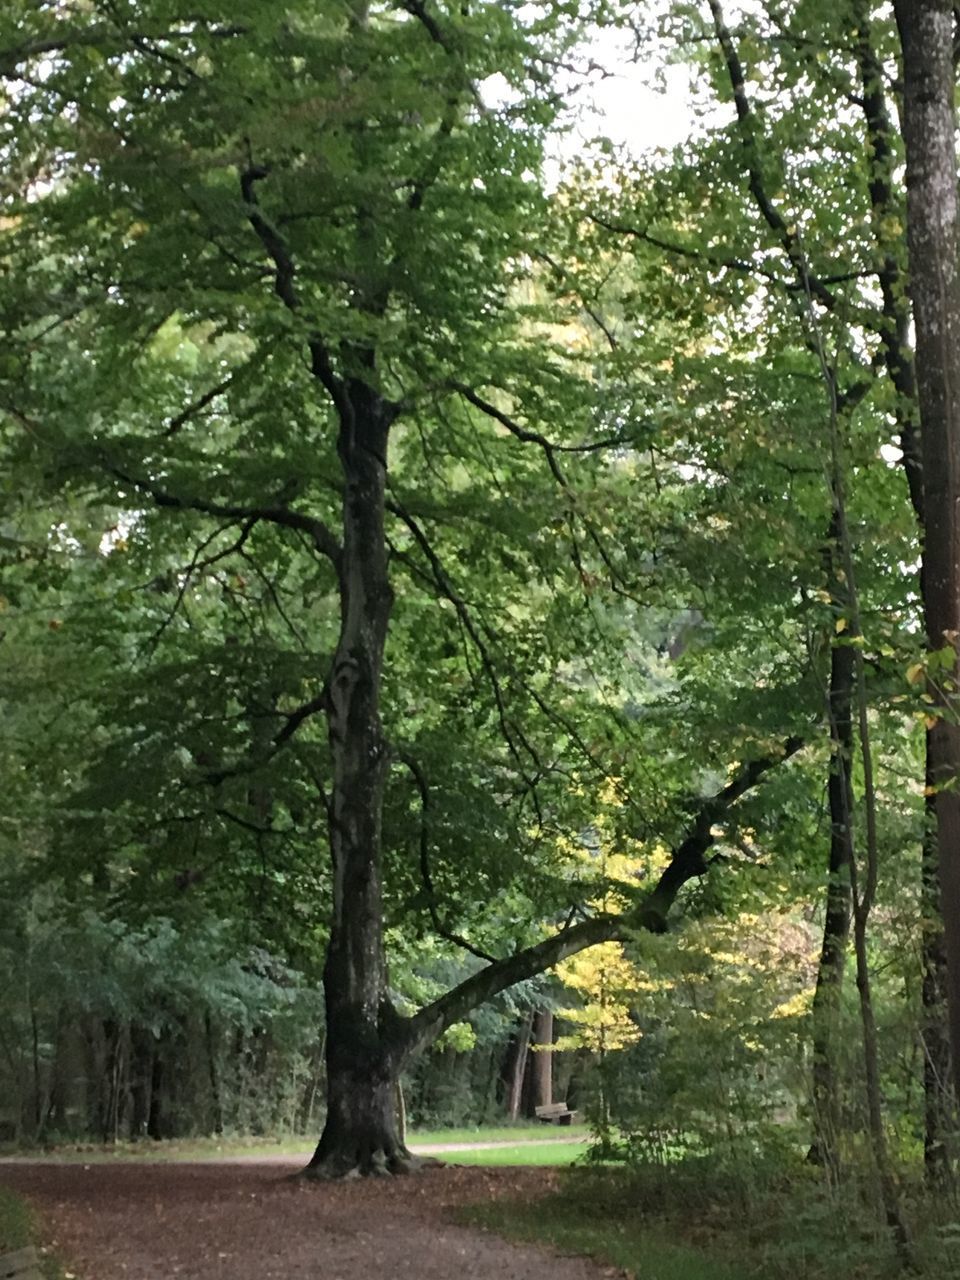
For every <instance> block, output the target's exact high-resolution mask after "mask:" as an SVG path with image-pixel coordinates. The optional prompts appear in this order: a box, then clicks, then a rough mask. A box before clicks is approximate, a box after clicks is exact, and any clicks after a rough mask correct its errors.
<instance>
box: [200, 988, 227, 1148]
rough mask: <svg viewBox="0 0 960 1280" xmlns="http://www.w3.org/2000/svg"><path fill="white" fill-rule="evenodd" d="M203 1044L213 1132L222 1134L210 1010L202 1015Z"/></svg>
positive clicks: (221, 1109)
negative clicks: (205, 1054) (205, 1055)
mask: <svg viewBox="0 0 960 1280" xmlns="http://www.w3.org/2000/svg"><path fill="white" fill-rule="evenodd" d="M203 1043H204V1048H205V1049H206V1053H207V1073H208V1076H209V1079H210V1111H211V1119H212V1121H213V1132H214V1133H215V1134H217V1135H219V1134H222V1133H223V1099H222V1095H221V1092H220V1072H219V1070H218V1068H217V1041H216V1037H215V1036H214V1033H213V1019H212V1018H211V1017H210V1010H209V1009H207V1010H206V1011H205V1012H204V1015H203Z"/></svg>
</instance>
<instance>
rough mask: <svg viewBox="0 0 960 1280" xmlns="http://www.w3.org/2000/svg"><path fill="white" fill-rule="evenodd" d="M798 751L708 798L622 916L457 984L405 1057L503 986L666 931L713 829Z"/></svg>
mask: <svg viewBox="0 0 960 1280" xmlns="http://www.w3.org/2000/svg"><path fill="white" fill-rule="evenodd" d="M802 746H803V741H802V739H800V738H788V739H787V741H786V742H785V743H784V744H783V748H782V752H781V753H780V754H778V755H776V756H766V757H764V758H763V759H761V760H753V761H751V762H750V763H749V764H746V765H744V766H743V768H742V769H741V770H740V771H739V773H738V774H737V775H736V777H735V778H733V779H732V781H731V782H729V783H728V784H727V785H726V786H725V787H724V788H723V789H722V790H721V791H718V792H717V794H716V795H714V796H710V797H709V798H708V799H707V800H705V801H704V802H703V803H702V804H701V806H700V808H699V809H698V811H697V813H696V815H695V817H694V819H693V821H692V822H691V824H690V826H689V827H688V829H687V835H686V837H685V838H684V840H683V841H682V842H681V843H680V844H679V845H678V846H677V847H676V848H675V849H674V851H673V855H672V857H671V859H670V862H669V864H668V866H667V867H666V869H665V870H664V872H663V874H662V875H661V876H660V879H659V880H658V881H657V883H656V885H655V886H654V888H653V889H652V890H651V891H650V892H649V893H648V894H647V895H646V897H645V898H644V900H643V901H642V902H641V903H640V904H639V905H638V906H636V907H635V908H634V909H632V910H631V911H628V912H626V913H625V914H624V915H619V916H617V915H609V914H604V915H598V916H593V917H592V918H591V919H589V920H583V921H581V922H580V923H579V924H575V925H571V926H570V927H569V928H566V929H561V930H560V932H559V933H555V934H553V935H552V936H551V937H549V938H544V939H543V940H542V941H541V942H537V943H534V945H533V946H530V947H525V948H524V949H523V950H522V951H518V952H516V953H515V954H514V955H512V956H507V957H505V958H504V959H503V960H498V961H496V962H495V963H494V964H490V965H488V966H487V967H486V968H485V969H481V970H480V971H479V972H478V973H475V974H473V975H472V976H471V977H469V978H467V979H466V980H465V981H464V982H461V983H460V984H459V985H458V986H456V987H454V988H453V990H451V991H448V992H447V993H446V994H445V995H442V996H440V997H439V999H437V1000H434V1001H433V1003H432V1004H429V1005H426V1006H425V1007H424V1008H423V1009H421V1010H420V1012H419V1013H417V1014H415V1015H414V1017H413V1018H411V1019H409V1021H408V1025H407V1050H408V1052H409V1053H410V1054H415V1053H417V1052H418V1051H419V1050H420V1049H423V1048H425V1047H426V1046H427V1045H428V1044H431V1043H432V1042H433V1041H434V1040H435V1039H436V1037H437V1036H439V1035H441V1034H442V1032H443V1031H444V1030H446V1028H447V1027H449V1026H451V1025H452V1024H453V1023H454V1022H459V1021H460V1019H461V1018H463V1017H465V1016H466V1014H468V1013H469V1012H470V1011H471V1009H475V1008H476V1007H477V1006H478V1005H480V1004H483V1003H484V1002H485V1001H487V1000H490V999H492V998H493V996H496V995H499V993H500V992H501V991H505V990H506V989H507V988H508V987H512V986H514V985H515V984H516V983H518V982H523V981H524V980H525V979H527V978H532V977H534V976H535V975H536V974H538V973H543V972H544V971H545V970H547V969H550V968H552V967H553V966H554V965H556V964H559V963H560V962H561V961H562V960H565V959H566V958H567V956H572V955H575V954H576V953H577V952H579V951H584V950H586V948H587V947H592V946H595V945H596V944H597V943H598V942H609V941H611V940H613V939H619V938H624V937H626V936H628V935H629V934H630V933H635V932H637V931H638V930H644V929H646V930H649V931H650V932H651V933H663V932H664V931H665V929H666V927H667V914H668V912H669V910H670V908H671V907H672V906H673V903H674V901H675V900H676V897H677V894H678V893H679V892H680V890H681V889H682V888H683V886H684V885H685V884H686V883H687V881H688V880H693V879H695V878H696V877H698V876H702V875H704V874H705V873H706V871H707V869H708V868H707V861H706V857H705V855H706V852H707V850H708V849H709V848H710V847H711V845H712V844H713V843H714V841H715V839H716V837H715V836H714V834H713V828H714V827H715V826H716V824H717V823H718V822H719V821H720V820H721V818H723V816H724V815H725V814H726V813H727V812H728V811H729V810H730V808H731V807H732V806H733V805H734V804H735V803H736V802H737V800H739V799H740V797H741V796H742V795H744V794H745V793H746V792H747V791H749V790H751V788H753V787H755V786H756V785H757V783H758V782H759V781H760V779H761V778H762V777H763V776H764V774H766V773H768V772H769V770H771V769H773V768H775V767H776V766H777V765H778V764H781V763H782V762H783V761H784V760H787V759H789V757H790V756H792V755H795V754H796V752H798V751H799V750H800V748H801V747H802Z"/></svg>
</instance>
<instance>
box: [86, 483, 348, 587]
mask: <svg viewBox="0 0 960 1280" xmlns="http://www.w3.org/2000/svg"><path fill="white" fill-rule="evenodd" d="M108 470H109V471H110V473H111V474H112V475H114V476H116V477H117V479H118V480H122V481H123V483H124V484H129V485H132V486H133V487H134V488H135V489H139V490H140V491H141V492H142V493H147V494H149V495H150V497H151V498H152V499H153V500H154V502H155V503H156V504H157V506H158V507H170V508H173V509H174V510H177V511H199V512H201V513H202V514H204V515H208V516H216V517H217V518H218V519H222V520H244V521H247V520H249V521H261V520H262V521H265V522H266V523H267V524H276V525H280V526H282V527H283V528H286V529H298V530H300V532H302V533H306V534H309V536H310V538H311V539H312V541H313V545H314V546H315V547H316V549H317V550H318V551H319V552H321V554H323V555H325V556H326V557H327V559H328V560H330V561H331V563H332V564H333V566H334V568H335V569H336V570H337V572H338V574H339V572H340V557H341V547H340V543H339V541H338V539H337V537H336V535H335V534H334V532H333V530H332V529H330V528H329V526H327V525H326V524H324V522H323V521H322V520H318V519H317V518H316V517H315V516H310V515H307V513H306V512H305V511H293V510H291V508H290V507H284V506H272V507H240V506H232V505H230V504H229V503H222V502H208V501H207V500H206V499H204V498H191V497H187V496H186V495H184V494H174V493H168V492H167V490H166V489H162V488H161V487H160V486H159V485H157V484H154V482H153V481H152V480H146V479H143V478H142V477H136V476H131V475H128V474H127V473H126V472H124V471H120V470H119V469H118V468H116V467H109V468H108Z"/></svg>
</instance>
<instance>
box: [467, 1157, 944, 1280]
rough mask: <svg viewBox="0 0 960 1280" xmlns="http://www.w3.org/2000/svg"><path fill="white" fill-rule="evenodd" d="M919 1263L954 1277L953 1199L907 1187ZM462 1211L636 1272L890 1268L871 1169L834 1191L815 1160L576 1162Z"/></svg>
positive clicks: (889, 1279)
mask: <svg viewBox="0 0 960 1280" xmlns="http://www.w3.org/2000/svg"><path fill="white" fill-rule="evenodd" d="M908 1202H909V1213H910V1221H911V1225H912V1229H913V1232H914V1236H915V1246H916V1253H917V1260H918V1264H919V1270H920V1273H921V1274H922V1275H924V1276H927V1277H930V1278H931V1280H932V1278H934V1277H935V1278H936V1280H960V1206H958V1205H957V1203H956V1201H955V1200H953V1199H952V1198H950V1197H945V1196H940V1197H937V1198H935V1199H929V1198H926V1197H924V1196H922V1195H921V1194H920V1193H919V1192H918V1193H917V1194H916V1195H914V1196H913V1197H908ZM462 1217H463V1220H464V1221H466V1222H469V1223H472V1224H474V1225H479V1226H483V1227H486V1228H489V1229H491V1230H494V1231H496V1232H498V1233H499V1234H501V1235H504V1236H506V1237H508V1238H510V1239H517V1240H524V1241H537V1242H542V1243H545V1244H548V1245H551V1246H552V1247H553V1248H555V1249H557V1250H558V1251H559V1252H561V1253H567V1254H569V1253H573V1254H582V1255H585V1256H589V1257H592V1258H595V1259H597V1260H599V1261H600V1262H601V1263H603V1264H605V1265H607V1266H611V1267H615V1268H617V1269H618V1270H622V1271H624V1272H626V1273H627V1274H628V1275H630V1276H633V1277H636V1280H837V1278H838V1277H841V1276H842V1277H844V1280H894V1277H897V1276H900V1275H902V1274H903V1272H902V1271H901V1269H900V1266H899V1263H898V1260H897V1258H896V1255H895V1252H894V1249H893V1246H892V1243H891V1240H890V1238H889V1236H888V1234H887V1232H886V1231H885V1229H884V1227H883V1226H882V1223H881V1216H880V1214H879V1212H878V1208H877V1205H876V1202H875V1198H874V1192H873V1189H872V1187H871V1183H870V1180H869V1179H868V1178H865V1179H864V1180H863V1181H862V1182H858V1181H857V1180H856V1179H855V1178H851V1179H850V1181H849V1182H848V1184H847V1185H846V1187H845V1188H844V1189H843V1191H842V1192H838V1191H836V1190H831V1189H829V1188H827V1187H826V1186H825V1185H824V1182H823V1179H822V1176H821V1175H820V1174H818V1172H817V1171H816V1170H813V1169H809V1168H806V1167H803V1166H801V1165H800V1164H799V1163H798V1164H797V1165H796V1166H790V1165H777V1166H773V1165H764V1164H757V1165H756V1166H753V1167H751V1166H749V1165H746V1166H744V1167H742V1168H739V1169H733V1168H724V1167H722V1166H718V1165H713V1164H712V1163H711V1162H710V1161H707V1160H705V1159H700V1160H695V1159H694V1160H688V1161H682V1162H677V1163H675V1164H670V1165H666V1166H665V1165H658V1166H656V1167H650V1168H646V1169H640V1170H637V1169H634V1170H629V1171H628V1170H625V1169H622V1168H610V1167H607V1168H602V1167H601V1168H591V1167H574V1168H572V1169H570V1170H567V1171H564V1173H563V1175H562V1180H561V1183H560V1187H559V1189H558V1191H556V1192H555V1193H554V1194H552V1195H549V1196H547V1197H545V1198H543V1199H539V1200H536V1201H533V1202H529V1201H528V1202H522V1201H518V1200H514V1201H511V1202H506V1201H498V1202H497V1203H496V1204H483V1205H477V1206H472V1207H469V1208H467V1209H465V1210H463V1212H462Z"/></svg>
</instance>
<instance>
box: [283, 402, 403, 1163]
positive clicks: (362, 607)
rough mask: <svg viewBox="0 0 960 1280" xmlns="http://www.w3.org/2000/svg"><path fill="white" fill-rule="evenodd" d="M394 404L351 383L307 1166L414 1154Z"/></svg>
mask: <svg viewBox="0 0 960 1280" xmlns="http://www.w3.org/2000/svg"><path fill="white" fill-rule="evenodd" d="M395 413H396V411H395V409H394V408H393V406H391V405H390V404H389V403H388V402H386V401H385V400H384V399H383V398H382V397H381V396H379V395H378V394H377V393H376V392H375V391H374V390H372V389H371V388H370V387H368V386H367V385H366V384H365V383H363V382H360V381H358V380H352V381H351V382H350V383H349V384H347V385H346V386H345V388H344V392H343V397H342V407H341V412H340V426H339V437H338V445H337V448H338V454H339V458H340V465H341V467H342V470H343V479H344V492H343V549H342V552H341V556H340V564H339V578H340V583H339V586H340V635H339V639H338V643H337V648H336V652H335V654H334V658H333V663H332V668H331V673H330V677H329V680H328V684H327V690H326V715H327V729H328V735H329V741H330V752H331V758H332V765H333V782H332V790H331V797H330V808H329V812H330V819H329V837H330V855H331V863H332V869H333V914H332V919H331V922H330V941H329V944H328V947H327V955H326V961H325V964H324V971H323V989H324V996H325V1001H326V1018H327V1057H326V1065H327V1117H326V1122H325V1124H324V1128H323V1133H322V1135H321V1137H320V1142H319V1144H318V1146H317V1149H316V1151H315V1152H314V1155H313V1158H312V1160H311V1161H310V1164H309V1165H308V1167H307V1170H306V1173H307V1175H308V1176H311V1177H343V1176H345V1175H348V1174H352V1173H355V1172H358V1173H361V1174H368V1173H376V1172H380V1171H384V1172H392V1171H396V1170H397V1169H399V1168H400V1167H402V1166H403V1165H405V1164H406V1163H407V1162H408V1161H409V1154H408V1152H407V1151H406V1148H405V1147H404V1146H403V1143H402V1141H401V1140H400V1137H399V1135H398V1132H397V1125H396V1097H397V1083H398V1077H399V1072H400V1069H401V1067H402V1065H403V1062H404V1059H405V1056H406V1044H405V1037H404V1036H403V1035H402V1030H401V1028H402V1025H403V1020H402V1019H401V1018H400V1017H399V1016H398V1015H397V1014H396V1013H395V1011H394V1010H393V1008H392V1006H391V1004H390V1002H389V999H388V995H387V972H386V962H385V956H384V944H383V886H382V849H381V818H382V809H383V791H384V786H385V783H386V772H387V765H388V754H387V747H386V743H385V741H384V737H383V728H382V724H381V719H380V688H381V678H382V673H383V655H384V648H385V645H386V638H387V628H388V625H389V621H390V611H391V606H392V603H393V593H392V590H391V587H390V582H389V577H388V571H387V546H386V536H385V527H384V520H385V506H384V497H385V483H386V459H387V443H388V435H389V430H390V425H391V422H392V421H393V418H394V417H395Z"/></svg>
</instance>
